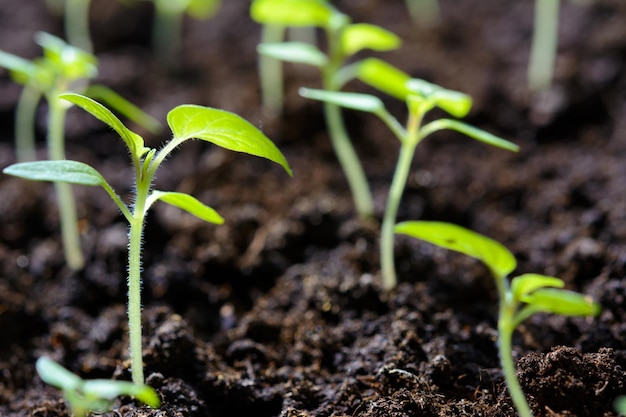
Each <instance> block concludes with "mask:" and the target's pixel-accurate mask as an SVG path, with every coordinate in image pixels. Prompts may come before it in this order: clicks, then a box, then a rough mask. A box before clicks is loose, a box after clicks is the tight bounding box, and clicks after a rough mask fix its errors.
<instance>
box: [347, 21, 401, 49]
mask: <svg viewBox="0 0 626 417" xmlns="http://www.w3.org/2000/svg"><path fill="white" fill-rule="evenodd" d="M400 43H401V41H400V38H399V37H398V36H396V35H395V34H394V33H392V32H389V31H388V30H386V29H383V28H381V27H380V26H376V25H370V24H367V23H356V24H352V25H348V26H346V28H345V29H344V30H343V31H342V32H341V46H342V49H343V52H344V54H345V55H347V56H351V55H354V54H356V53H357V52H359V51H360V50H362V49H371V50H373V51H390V50H393V49H397V48H399V47H400Z"/></svg>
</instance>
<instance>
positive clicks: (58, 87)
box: [0, 32, 161, 270]
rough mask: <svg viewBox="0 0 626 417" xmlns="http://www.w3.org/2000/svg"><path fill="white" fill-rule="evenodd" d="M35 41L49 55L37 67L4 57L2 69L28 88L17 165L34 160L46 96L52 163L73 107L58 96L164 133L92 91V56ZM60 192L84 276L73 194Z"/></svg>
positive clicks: (107, 92) (98, 89) (70, 246)
mask: <svg viewBox="0 0 626 417" xmlns="http://www.w3.org/2000/svg"><path fill="white" fill-rule="evenodd" d="M35 40H36V41H37V43H38V44H39V45H41V47H42V48H43V52H44V55H43V57H41V58H36V59H34V60H33V61H27V60H25V59H23V58H20V57H18V56H15V55H12V54H9V53H6V52H3V51H0V66H2V67H5V68H7V69H9V71H10V74H11V76H12V77H13V79H14V80H15V81H16V82H17V83H19V84H23V85H24V89H23V90H22V94H21V96H20V99H19V101H18V104H17V110H16V113H15V145H16V153H17V160H18V161H21V162H24V161H32V160H34V159H35V114H36V110H37V105H38V104H39V101H40V99H41V97H42V96H45V98H46V101H47V103H48V138H47V147H48V154H49V155H48V156H49V159H53V160H61V159H65V115H66V112H67V109H68V108H69V105H68V104H69V103H66V102H63V101H61V100H59V98H58V95H59V94H60V93H63V92H66V91H68V90H74V91H84V92H85V94H87V95H89V96H92V97H100V98H102V99H103V100H105V101H106V102H107V103H108V104H109V105H111V106H112V107H114V108H116V109H117V110H118V111H120V112H121V113H122V114H124V115H126V116H127V117H129V118H130V119H132V120H134V121H135V122H137V123H139V124H141V125H143V126H145V127H146V128H148V129H149V130H151V131H153V132H156V131H158V130H159V129H160V127H161V125H160V123H159V122H157V121H156V120H154V119H153V118H152V117H150V116H149V115H147V114H145V113H144V112H142V111H141V110H139V109H138V108H137V107H135V106H134V105H132V104H131V103H129V102H128V101H126V100H125V99H123V98H122V97H121V96H119V95H118V94H116V93H115V92H113V91H112V90H111V89H109V88H107V87H104V86H101V85H92V86H88V83H89V80H90V79H92V78H94V77H95V76H96V75H97V60H96V58H95V57H94V56H93V55H91V54H89V53H87V52H84V51H82V50H80V49H78V48H75V47H73V46H71V45H68V44H67V43H65V42H64V41H63V40H61V39H59V38H57V37H55V36H52V35H49V34H47V33H43V32H40V33H37V35H36V36H35ZM55 189H56V194H57V200H58V205H59V215H60V219H61V221H60V222H61V235H62V239H63V248H64V251H65V258H66V261H67V264H68V266H69V267H70V268H72V269H74V270H79V269H81V268H82V267H83V265H84V259H83V254H82V251H81V248H80V238H79V233H78V226H77V216H76V206H75V203H74V197H73V194H72V189H71V187H70V186H69V185H68V184H64V183H55Z"/></svg>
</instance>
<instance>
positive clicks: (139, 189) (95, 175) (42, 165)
mask: <svg viewBox="0 0 626 417" xmlns="http://www.w3.org/2000/svg"><path fill="white" fill-rule="evenodd" d="M60 97H61V98H62V99H64V100H66V101H68V102H71V103H73V104H75V105H77V106H78V107H81V108H82V109H84V110H85V111H87V112H88V113H90V114H91V115H93V116H94V117H95V118H97V119H99V120H100V121H102V122H104V123H105V124H107V125H108V126H110V127H111V128H113V129H114V130H115V131H116V132H117V134H118V135H119V136H120V137H121V138H122V140H123V141H124V143H125V144H126V146H127V147H128V150H129V152H130V157H131V160H132V165H133V167H134V173H135V178H134V182H135V184H134V190H135V196H134V199H133V202H132V204H126V203H124V202H123V201H122V199H121V198H120V197H119V196H118V195H117V194H116V193H115V191H114V190H113V188H112V187H111V186H110V185H109V183H108V182H107V181H106V180H105V179H104V177H103V176H102V175H101V174H100V173H99V172H98V171H97V170H96V169H94V168H92V167H91V166H89V165H86V164H84V163H82V162H77V161H69V160H65V161H37V162H24V163H18V164H13V165H10V166H8V167H7V168H5V169H4V172H5V173H7V174H10V175H15V176H17V177H21V178H26V179H29V180H35V181H53V182H64V183H70V184H79V185H88V186H100V187H102V188H104V190H105V191H106V192H107V193H108V194H109V196H110V197H111V199H112V200H113V201H114V202H115V204H116V205H117V206H118V208H119V209H120V211H121V212H122V214H123V215H124V217H125V218H126V220H127V221H128V223H129V245H128V319H129V324H128V327H129V334H130V359H131V368H132V369H131V372H132V378H133V382H135V383H136V384H142V383H143V381H144V379H143V365H142V354H141V352H142V348H141V290H140V288H141V239H142V235H143V228H144V221H145V218H146V215H147V212H148V210H149V209H150V207H151V206H152V204H154V203H155V202H156V201H158V200H160V201H162V202H164V203H167V204H170V205H172V206H175V207H178V208H180V209H183V210H185V211H187V212H189V213H191V214H193V215H194V216H196V217H198V218H200V219H202V220H205V221H207V222H209V223H215V224H221V223H223V221H224V220H223V218H222V217H221V216H220V215H219V214H218V213H217V212H216V211H215V210H213V209H212V208H211V207H208V206H206V205H204V204H203V203H201V202H200V201H199V200H197V199H196V198H194V197H192V196H191V195H188V194H184V193H178V192H166V191H159V190H153V189H152V183H153V180H154V178H155V175H156V171H157V169H158V168H159V166H160V165H161V164H162V163H163V161H164V160H165V159H166V158H167V157H168V156H169V155H170V154H171V153H172V151H173V150H174V149H176V148H177V147H178V146H180V145H181V144H183V143H184V142H186V141H188V140H190V139H200V140H204V141H207V142H210V143H213V144H215V145H218V146H221V147H222V148H225V149H229V150H232V151H237V152H244V153H248V154H251V155H255V156H259V157H263V158H266V159H269V160H271V161H274V162H276V163H277V164H279V165H281V166H282V167H283V168H284V169H285V170H286V171H287V172H288V173H289V174H290V175H291V168H290V167H289V165H288V164H287V161H286V160H285V157H284V156H283V154H282V153H281V152H280V151H279V150H278V149H277V148H276V146H275V145H274V144H273V143H272V141H271V140H269V139H268V138H267V137H266V136H265V135H264V134H263V133H261V132H260V131H259V130H258V129H256V128H255V127H254V126H253V125H251V124H250V123H248V122H247V121H245V120H244V119H242V118H241V117H239V116H237V115H235V114H233V113H230V112H227V111H224V110H219V109H213V108H209V107H202V106H195V105H181V106H178V107H176V108H174V109H173V110H171V111H170V112H169V113H168V115H167V123H168V125H169V127H170V129H171V130H172V132H173V134H174V136H173V138H172V139H171V140H170V141H168V142H167V143H165V145H164V146H163V147H162V148H161V149H159V150H157V149H153V148H148V147H145V146H144V141H143V138H142V137H141V136H139V135H138V134H137V133H135V132H133V131H131V130H130V129H128V128H127V127H126V126H124V124H123V123H122V122H121V121H120V120H119V119H118V118H117V117H116V116H115V115H114V114H113V113H112V112H111V111H110V110H109V109H107V108H106V107H104V106H103V105H102V104H100V103H98V102H97V101H94V100H92V99H90V98H88V97H85V96H82V95H79V94H73V93H67V94H62V95H61V96H60Z"/></svg>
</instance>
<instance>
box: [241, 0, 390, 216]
mask: <svg viewBox="0 0 626 417" xmlns="http://www.w3.org/2000/svg"><path fill="white" fill-rule="evenodd" d="M250 14H251V16H252V19H253V20H255V21H256V22H258V23H261V24H263V25H277V26H281V27H317V28H321V29H323V30H324V31H325V34H326V45H327V53H324V52H322V51H321V50H320V49H319V48H318V47H317V46H315V45H312V44H310V43H304V42H279V43H262V44H260V45H259V46H258V48H257V50H258V52H259V53H260V54H261V55H265V56H269V57H272V58H275V59H278V60H281V61H286V62H292V63H299V64H307V65H312V66H314V67H317V68H319V69H320V70H321V73H322V85H323V87H324V89H325V90H328V91H339V90H340V89H341V88H342V87H343V86H344V85H345V84H346V83H347V82H348V81H350V80H351V79H353V78H354V77H355V76H356V70H357V69H358V67H359V63H358V62H356V63H352V64H349V65H346V61H348V59H349V58H351V57H353V56H354V55H355V54H356V53H357V52H359V51H361V50H364V49H371V50H374V51H389V50H393V49H396V48H398V47H399V46H400V39H399V38H398V37H397V36H396V35H394V34H393V33H391V32H389V31H387V30H385V29H383V28H381V27H378V26H374V25H369V24H364V23H357V24H353V23H350V18H349V17H348V16H347V15H345V14H343V13H341V12H339V11H338V10H336V9H335V8H334V7H333V6H332V5H330V4H329V3H327V2H325V1H321V0H255V1H254V2H253V3H252V7H251V9H250ZM278 82H280V81H278ZM324 114H325V117H326V124H327V126H328V129H329V132H330V138H331V141H332V145H333V148H334V150H335V154H336V155H337V158H338V159H339V163H340V164H341V166H342V168H343V171H344V173H345V175H346V178H347V180H348V184H349V186H350V190H351V192H352V196H353V198H354V202H355V206H356V210H357V212H358V213H359V215H360V216H362V217H371V216H373V214H374V204H373V200H372V195H371V191H370V187H369V184H368V182H367V178H366V176H365V173H364V171H363V167H362V166H361V162H360V161H359V158H358V156H357V154H356V152H355V150H354V147H353V146H352V143H351V141H350V138H349V137H348V133H347V131H346V127H345V125H344V121H343V118H342V115H341V109H340V108H339V106H337V105H336V104H335V103H332V102H325V103H324Z"/></svg>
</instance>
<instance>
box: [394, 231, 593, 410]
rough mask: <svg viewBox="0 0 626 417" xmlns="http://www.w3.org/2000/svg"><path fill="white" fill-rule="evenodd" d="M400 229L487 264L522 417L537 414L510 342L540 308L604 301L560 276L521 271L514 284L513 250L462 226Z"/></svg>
mask: <svg viewBox="0 0 626 417" xmlns="http://www.w3.org/2000/svg"><path fill="white" fill-rule="evenodd" d="M395 232H396V233H399V234H403V235H407V236H411V237H414V238H416V239H420V240H423V241H426V242H429V243H431V244H433V245H437V246H440V247H442V248H445V249H449V250H453V251H457V252H461V253H463V254H465V255H467V256H470V257H472V258H474V259H478V260H479V261H481V262H483V263H484V264H485V265H486V266H487V268H488V269H489V271H490V272H491V274H492V275H493V277H494V278H495V281H496V287H497V289H498V296H499V298H500V310H499V314H498V351H499V355H500V363H501V366H502V372H503V373H504V379H505V381H506V385H507V387H508V388H509V393H510V394H511V399H512V400H513V404H514V405H515V408H516V409H517V412H518V413H519V415H520V417H532V412H531V410H530V407H529V405H528V403H527V402H526V398H525V397H524V393H523V391H522V388H521V386H520V384H519V381H518V380H517V377H516V374H515V363H514V361H513V352H512V343H511V342H512V337H513V332H514V331H515V328H517V326H519V325H520V324H521V323H522V322H523V321H524V320H526V319H527V318H529V317H530V316H532V315H533V314H535V313H554V314H558V315H561V316H583V317H584V316H596V315H598V314H599V313H600V305H599V304H597V303H595V302H594V301H593V300H592V299H591V298H590V297H588V296H586V295H583V294H580V293H577V292H573V291H569V290H565V289H563V287H564V286H565V283H564V282H563V280H561V279H559V278H556V277H550V276H546V275H540V274H522V275H519V276H517V277H515V278H513V279H512V280H511V283H510V284H509V281H508V276H509V274H510V273H511V272H513V270H515V268H516V267H517V261H516V260H515V257H514V256H513V254H512V253H511V252H510V251H509V250H508V249H507V248H505V247H504V246H503V245H502V244H500V243H498V242H496V241H495V240H493V239H490V238H488V237H486V236H483V235H481V234H478V233H476V232H473V231H471V230H468V229H465V228H463V227H461V226H457V225H455V224H450V223H444V222H430V221H408V222H402V223H399V224H398V225H396V227H395Z"/></svg>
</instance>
